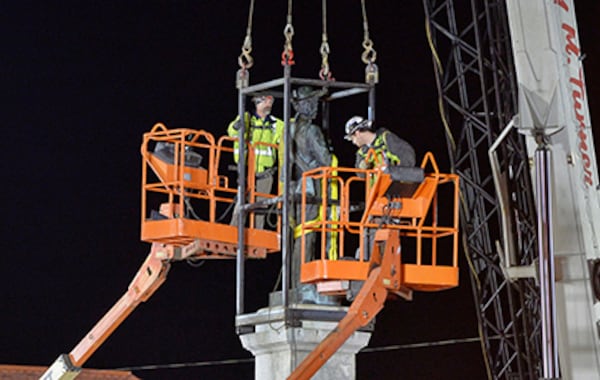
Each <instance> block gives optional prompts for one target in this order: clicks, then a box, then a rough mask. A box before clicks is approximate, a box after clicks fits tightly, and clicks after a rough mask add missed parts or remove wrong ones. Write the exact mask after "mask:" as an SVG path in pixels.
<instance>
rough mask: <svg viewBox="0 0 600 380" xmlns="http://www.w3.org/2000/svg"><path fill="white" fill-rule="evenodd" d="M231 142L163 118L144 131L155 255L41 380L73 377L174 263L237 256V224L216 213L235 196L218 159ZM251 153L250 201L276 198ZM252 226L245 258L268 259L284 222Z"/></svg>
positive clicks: (145, 208) (147, 207)
mask: <svg viewBox="0 0 600 380" xmlns="http://www.w3.org/2000/svg"><path fill="white" fill-rule="evenodd" d="M234 140H235V139H232V138H227V137H223V138H220V139H219V140H218V141H215V139H214V137H213V136H212V135H211V134H210V133H207V132H205V131H201V130H200V131H197V130H193V129H185V128H181V129H167V128H166V127H165V126H164V125H163V124H160V123H159V124H156V125H155V126H154V127H153V128H152V130H151V131H150V132H149V133H146V134H145V135H144V139H143V143H142V147H141V153H142V158H143V169H142V221H141V224H142V231H141V237H142V240H144V241H147V242H150V243H152V246H151V249H150V253H149V254H148V256H147V258H146V260H145V261H144V263H143V264H142V266H141V267H140V269H139V270H138V272H137V274H136V275H135V277H134V279H133V281H132V282H131V283H130V284H129V287H128V289H127V291H126V292H125V294H124V295H123V296H122V297H121V298H120V299H119V300H118V301H117V302H116V303H115V304H114V305H113V307H112V308H111V309H110V310H109V311H108V312H107V313H106V314H105V315H104V316H103V317H102V318H101V319H100V321H98V323H97V324H96V325H95V326H94V327H93V328H92V329H91V330H90V331H89V332H88V333H87V334H86V335H85V336H84V338H83V339H82V340H81V341H80V342H79V343H78V344H77V345H76V346H75V348H73V350H71V352H70V353H69V354H62V355H60V356H59V357H58V359H57V360H56V361H55V362H54V363H53V364H52V365H51V366H50V367H49V368H48V370H47V371H46V372H45V373H44V374H43V375H42V377H41V379H43V380H59V379H60V380H70V379H73V378H75V377H76V376H77V375H78V374H79V372H80V371H81V367H82V366H83V364H84V363H85V362H86V361H87V360H88V359H89V357H90V356H91V355H92V354H93V353H94V352H95V351H96V350H97V349H98V348H99V347H100V346H101V345H102V344H103V343H104V342H105V341H106V339H108V337H109V336H110V335H111V334H112V333H113V332H114V330H115V329H116V328H117V327H118V326H119V325H120V324H121V323H122V322H123V321H124V320H125V319H126V318H127V317H128V316H129V315H130V314H131V312H133V310H134V309H135V308H136V307H137V306H138V305H139V304H140V303H141V302H145V301H146V300H148V299H149V298H150V297H151V296H152V294H154V292H155V291H156V290H157V289H158V288H159V287H160V286H161V285H162V283H163V282H164V281H165V280H166V277H167V273H168V271H169V269H170V267H171V263H172V262H174V261H181V260H204V259H215V258H216V259H221V258H229V259H233V258H235V257H236V254H237V253H236V247H237V233H238V227H236V226H231V225H229V224H226V223H223V222H222V221H221V220H220V219H219V218H217V213H218V205H219V204H220V203H223V204H228V205H231V204H233V203H234V198H235V195H236V190H235V189H232V188H230V187H229V181H228V178H227V176H226V175H224V174H222V173H221V172H222V170H221V167H222V166H225V163H224V162H221V161H220V160H221V158H223V155H228V154H230V153H232V152H233V148H232V147H231V145H232V144H233V141H234ZM248 151H249V154H248V163H249V165H248V166H249V172H250V174H251V175H252V177H251V178H252V179H251V180H249V186H248V189H249V193H250V197H251V200H254V198H255V197H256V196H261V197H266V198H269V197H270V198H274V197H275V196H274V195H270V194H261V193H256V192H254V181H253V174H254V173H253V167H254V165H253V163H254V154H253V151H254V147H253V146H249V149H248ZM204 157H208V162H207V163H206V167H202V160H203V159H204ZM224 161H225V160H224ZM149 169H150V170H149ZM156 196H157V197H156ZM154 198H159V199H158V200H160V201H161V202H162V203H160V207H159V210H154V209H153V208H152V206H153V205H152V204H151V203H153V201H154V200H155V199H154ZM195 207H197V208H198V210H200V209H203V210H204V211H205V212H206V214H207V217H206V218H205V219H200V218H198V215H197V214H196V212H195V211H194V208H195ZM251 212H252V211H251ZM279 222H280V218H278V225H279ZM252 227H253V221H252V218H251V220H250V225H249V227H248V228H244V231H245V234H246V235H247V238H246V239H245V242H246V244H245V246H244V255H245V256H246V257H248V258H264V257H266V255H267V254H268V253H274V252H278V251H279V231H278V230H279V229H280V228H279V227H277V229H276V230H275V231H270V230H269V231H268V230H257V229H254V228H252Z"/></svg>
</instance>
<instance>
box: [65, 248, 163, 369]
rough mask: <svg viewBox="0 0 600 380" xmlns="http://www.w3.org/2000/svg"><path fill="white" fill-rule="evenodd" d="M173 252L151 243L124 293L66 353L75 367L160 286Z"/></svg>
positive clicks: (83, 361)
mask: <svg viewBox="0 0 600 380" xmlns="http://www.w3.org/2000/svg"><path fill="white" fill-rule="evenodd" d="M172 254H173V249H172V247H171V248H169V247H165V246H163V245H162V244H157V243H155V244H153V245H152V249H151V250H150V254H149V255H148V257H147V258H146V260H145V261H144V263H143V264H142V266H141V267H140V269H139V270H138V272H137V275H136V276H135V278H134V279H133V281H132V282H131V284H130V285H129V288H128V289H127V292H126V293H125V294H124V295H123V297H121V299H119V301H117V303H115V305H114V306H113V307H112V308H111V309H110V310H109V311H108V312H107V313H106V314H105V315H104V316H103V317H102V319H100V321H99V322H98V323H97V324H96V325H95V326H94V327H93V328H92V329H91V330H90V332H88V333H87V334H86V336H85V337H84V338H83V339H82V340H81V341H80V342H79V344H77V346H75V348H73V350H72V351H71V352H70V353H69V357H70V359H71V362H72V363H73V365H74V366H76V367H81V366H82V365H83V363H85V362H86V361H87V360H88V358H89V357H90V356H91V355H92V354H93V353H94V352H95V351H96V350H97V349H98V348H99V347H100V345H102V343H104V341H105V340H106V339H107V338H108V337H109V336H110V335H111V334H112V332H113V331H114V330H115V329H116V328H117V327H118V326H119V325H120V324H121V323H122V322H123V321H124V320H125V319H126V318H127V317H128V316H129V314H131V312H132V311H133V310H134V309H135V308H136V307H137V306H138V305H139V304H140V303H141V302H144V301H146V300H147V299H148V298H150V296H151V295H152V294H154V292H155V291H156V290H157V289H158V288H159V287H160V286H161V285H162V283H163V282H164V281H165V279H166V278H167V273H168V271H169V268H170V264H169V262H168V259H169V257H171V256H172Z"/></svg>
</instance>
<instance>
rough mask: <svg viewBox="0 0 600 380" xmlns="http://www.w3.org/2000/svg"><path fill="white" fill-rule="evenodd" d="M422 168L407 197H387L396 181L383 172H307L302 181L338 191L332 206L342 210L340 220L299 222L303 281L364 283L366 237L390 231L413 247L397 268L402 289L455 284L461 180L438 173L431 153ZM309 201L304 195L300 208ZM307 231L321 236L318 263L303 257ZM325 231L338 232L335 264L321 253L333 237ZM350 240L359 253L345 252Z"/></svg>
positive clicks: (324, 204)
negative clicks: (358, 207)
mask: <svg viewBox="0 0 600 380" xmlns="http://www.w3.org/2000/svg"><path fill="white" fill-rule="evenodd" d="M421 168H422V169H423V170H424V171H425V172H426V174H425V178H424V180H423V181H422V182H421V183H420V184H419V185H418V187H417V188H416V190H415V191H414V193H413V194H412V195H411V196H410V197H394V196H391V195H389V194H387V192H388V189H389V188H390V187H391V186H392V185H393V183H394V181H393V179H392V177H391V176H390V174H388V173H386V171H385V170H383V169H382V168H377V169H373V170H361V169H355V168H342V167H337V168H318V169H315V170H312V171H310V172H307V173H305V178H304V179H303V181H304V182H306V181H308V180H309V179H312V180H319V181H324V182H325V181H327V182H329V183H332V182H334V181H335V182H337V183H338V186H339V188H340V189H342V191H341V194H340V195H339V202H338V203H339V205H338V204H337V203H336V206H338V207H339V208H340V211H339V220H335V221H328V220H323V221H311V222H306V221H305V220H304V219H302V229H303V232H304V233H303V235H302V236H303V238H302V242H303V243H302V244H303V247H302V263H303V264H302V267H301V280H302V281H303V282H309V283H319V282H322V281H344V280H366V279H367V277H368V274H369V268H370V267H373V262H372V261H373V260H372V259H371V260H370V261H371V262H370V261H369V260H368V259H366V258H365V252H366V251H367V247H366V244H368V243H369V239H367V238H365V236H367V234H368V233H369V231H371V233H372V231H374V230H382V229H383V230H385V229H389V230H397V231H398V232H399V234H400V237H401V239H402V241H403V245H405V246H408V247H410V248H411V252H410V254H405V255H403V257H402V263H401V264H400V268H401V271H399V273H402V274H403V275H404V277H403V283H402V286H403V287H405V288H408V289H414V290H426V291H434V290H444V289H448V288H451V287H454V286H457V285H458V210H459V209H458V197H459V178H458V176H457V175H455V174H443V173H440V172H439V169H438V167H437V164H436V162H435V159H434V157H433V155H432V154H431V153H427V154H426V155H425V157H424V159H423V161H422V163H421ZM444 189H445V190H444ZM442 190H444V191H446V193H444V196H443V197H442V198H440V197H438V194H439V193H440V192H441V191H442ZM356 194H360V195H359V196H362V203H364V210H363V212H362V214H359V215H357V216H354V217H353V216H352V214H353V212H352V202H357V195H356ZM307 201H308V200H307V199H306V196H303V197H302V202H303V206H305V205H306V202H307ZM333 203H334V202H331V201H330V200H329V199H328V198H327V192H326V191H323V193H322V194H321V205H322V207H323V208H326V207H331V206H332V204H333ZM440 203H441V204H440ZM303 208H304V207H303ZM440 215H443V218H442V217H441V216H440ZM442 221H443V222H442ZM308 231H310V232H312V233H320V238H321V240H320V242H321V244H320V247H321V250H318V251H319V252H321V253H319V252H318V253H317V255H318V257H317V258H316V260H307V258H306V257H307V255H306V252H305V247H304V235H306V232H308ZM327 232H336V233H337V239H338V241H337V245H338V247H340V253H339V255H338V259H336V260H332V259H330V258H328V257H327V255H326V254H324V253H322V252H326V250H325V249H323V248H324V247H326V245H327V241H326V239H327V238H330V236H331V234H329V235H328V234H327ZM350 242H353V243H354V245H353V246H354V247H356V246H358V248H357V250H354V249H348V247H349V246H350Z"/></svg>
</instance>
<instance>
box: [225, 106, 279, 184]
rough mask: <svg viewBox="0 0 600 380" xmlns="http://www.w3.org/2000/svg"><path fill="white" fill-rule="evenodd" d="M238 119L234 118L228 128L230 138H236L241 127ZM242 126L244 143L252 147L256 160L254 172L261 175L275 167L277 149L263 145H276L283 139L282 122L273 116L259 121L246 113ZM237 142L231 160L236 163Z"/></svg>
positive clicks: (254, 116)
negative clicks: (243, 125)
mask: <svg viewBox="0 0 600 380" xmlns="http://www.w3.org/2000/svg"><path fill="white" fill-rule="evenodd" d="M239 120H240V117H239V116H238V117H236V118H235V120H233V121H232V122H231V123H229V127H227V134H228V135H229V136H231V137H238V130H239V127H240V125H241V123H239ZM244 122H245V123H244V124H245V126H246V135H245V136H244V138H245V140H246V143H248V144H250V145H251V146H253V147H254V155H255V158H256V162H255V172H256V173H257V174H258V173H261V172H263V171H265V170H267V169H270V168H272V167H273V166H275V163H276V162H277V149H276V148H275V147H273V146H269V145H265V144H275V145H278V144H279V142H280V141H281V140H282V139H283V127H284V123H283V121H282V120H280V119H278V118H276V117H275V116H272V115H269V116H267V117H266V118H264V119H261V118H260V117H258V116H257V115H254V114H253V115H250V114H249V113H248V112H246V114H245V115H244ZM239 152H240V151H239V142H238V141H235V143H234V144H233V159H234V160H235V162H236V163H237V162H238V160H239V156H240V155H239Z"/></svg>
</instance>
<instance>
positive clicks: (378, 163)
mask: <svg viewBox="0 0 600 380" xmlns="http://www.w3.org/2000/svg"><path fill="white" fill-rule="evenodd" d="M344 138H345V139H346V140H348V141H352V143H353V144H354V145H356V146H357V147H358V150H357V151H356V164H355V166H356V167H357V168H359V169H373V168H375V167H384V168H388V167H392V166H415V163H416V158H415V150H414V149H413V147H412V146H411V145H410V144H409V143H408V142H406V141H405V140H403V139H401V138H400V137H398V136H397V135H396V134H394V133H393V132H390V131H389V130H387V129H385V128H379V129H377V130H374V129H373V122H372V120H367V119H365V118H363V117H361V116H353V117H351V118H350V119H349V120H348V121H347V122H346V136H344ZM359 175H361V174H360V173H359ZM371 222H377V220H371ZM374 236H375V231H374V229H367V233H366V235H365V236H364V238H365V245H364V246H365V252H364V258H365V259H366V260H368V259H369V257H370V252H371V250H372V244H373V239H374ZM357 257H358V253H357Z"/></svg>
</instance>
